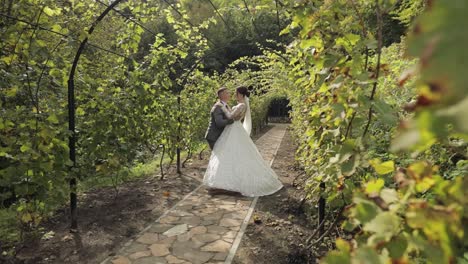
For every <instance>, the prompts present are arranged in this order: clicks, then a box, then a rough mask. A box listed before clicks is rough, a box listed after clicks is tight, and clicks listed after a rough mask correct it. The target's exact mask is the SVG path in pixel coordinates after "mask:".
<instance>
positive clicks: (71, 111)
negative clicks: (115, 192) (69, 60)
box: [67, 0, 124, 232]
mask: <svg viewBox="0 0 468 264" xmlns="http://www.w3.org/2000/svg"><path fill="white" fill-rule="evenodd" d="M123 1H124V0H115V1H114V2H113V3H112V4H110V5H109V6H108V7H107V8H106V9H105V10H104V11H103V12H102V13H101V14H100V15H99V17H98V18H96V20H95V21H94V22H93V24H92V25H91V27H90V28H89V30H88V36H86V38H85V39H83V40H82V41H81V43H80V46H79V48H78V50H77V52H76V54H75V58H74V59H73V64H72V67H71V69H70V73H69V75H68V82H67V84H68V130H69V131H70V136H69V138H68V140H69V141H68V147H69V151H70V160H71V161H72V163H73V165H72V167H71V168H70V176H71V177H70V180H69V185H70V214H71V226H70V230H71V231H72V232H76V231H77V228H78V213H77V188H76V185H77V180H76V175H75V173H74V172H73V168H76V129H75V107H76V105H75V73H76V68H77V67H78V62H79V61H80V57H81V54H82V53H83V51H84V49H85V47H86V44H87V43H88V40H89V36H90V35H91V34H92V33H93V32H94V29H95V28H96V26H97V25H98V24H99V23H100V22H101V21H102V20H103V19H104V17H106V16H107V14H109V12H110V11H111V10H112V9H113V8H114V7H115V6H117V5H118V4H120V3H121V2H123Z"/></svg>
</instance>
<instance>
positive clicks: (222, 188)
mask: <svg viewBox="0 0 468 264" xmlns="http://www.w3.org/2000/svg"><path fill="white" fill-rule="evenodd" d="M203 186H205V188H209V189H211V188H213V189H216V190H223V191H227V192H236V193H240V194H241V195H242V196H244V197H263V196H269V195H272V194H275V193H276V192H278V191H279V190H281V189H283V187H284V186H280V187H279V188H278V189H277V190H275V191H272V192H269V193H266V194H246V193H242V192H241V191H239V190H234V189H226V187H223V186H214V185H213V186H211V185H208V184H205V183H203Z"/></svg>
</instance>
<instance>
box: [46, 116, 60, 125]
mask: <svg viewBox="0 0 468 264" xmlns="http://www.w3.org/2000/svg"><path fill="white" fill-rule="evenodd" d="M47 121H49V122H50V123H52V124H58V123H59V120H58V117H57V115H56V114H51V115H50V116H49V117H48V118H47Z"/></svg>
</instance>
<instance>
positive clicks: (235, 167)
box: [203, 86, 283, 196]
mask: <svg viewBox="0 0 468 264" xmlns="http://www.w3.org/2000/svg"><path fill="white" fill-rule="evenodd" d="M236 98H237V102H238V104H237V105H236V106H234V107H233V108H232V111H229V110H228V109H227V108H226V107H223V111H224V113H225V115H226V116H227V118H228V119H233V120H234V123H233V124H232V125H228V126H226V128H225V129H224V131H223V133H222V134H221V136H220V137H219V139H218V140H217V141H216V144H215V145H214V148H213V151H212V154H211V158H210V161H209V164H208V167H207V170H206V173H205V176H204V178H203V183H204V184H205V185H206V186H208V187H210V188H213V189H223V190H227V191H233V192H239V193H241V194H242V195H244V196H263V195H269V194H272V193H275V192H276V191H278V190H279V189H281V188H282V187H283V185H282V184H281V182H280V181H279V180H278V176H277V175H276V173H275V172H274V171H273V170H272V169H271V168H270V166H269V165H268V164H267V163H266V162H265V160H263V158H262V156H261V155H260V153H259V152H258V150H257V147H256V146H255V144H254V143H253V141H252V140H251V139H250V132H251V130H252V120H251V114H250V105H249V91H248V90H247V88H246V87H243V86H241V87H238V88H237V89H236ZM242 119H244V122H243V123H241V120H242Z"/></svg>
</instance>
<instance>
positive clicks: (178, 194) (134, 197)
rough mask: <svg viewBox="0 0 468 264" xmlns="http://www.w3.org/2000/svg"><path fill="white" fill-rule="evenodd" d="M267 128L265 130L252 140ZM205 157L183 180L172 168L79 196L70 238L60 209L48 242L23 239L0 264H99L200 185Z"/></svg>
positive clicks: (189, 166) (66, 217) (45, 226)
mask: <svg viewBox="0 0 468 264" xmlns="http://www.w3.org/2000/svg"><path fill="white" fill-rule="evenodd" d="M271 127H272V126H267V127H266V128H265V129H264V130H263V131H262V133H259V134H258V135H256V136H254V140H255V139H256V138H259V137H260V136H261V135H263V134H264V133H266V132H267V131H268V130H269V129H271ZM209 154H210V153H209V151H208V150H205V151H204V153H203V155H202V157H203V159H202V160H199V159H198V154H197V155H196V156H194V160H191V161H189V162H187V164H186V168H185V169H183V174H182V175H178V174H177V173H176V170H175V168H171V169H170V170H169V172H168V173H167V174H166V175H165V180H163V181H161V180H159V175H154V176H151V177H147V178H142V179H138V180H135V181H131V182H126V183H124V184H122V185H121V186H119V188H118V195H117V196H116V195H115V190H114V188H113V187H105V188H98V189H95V190H91V191H89V192H86V193H83V194H81V195H79V201H80V202H79V205H78V207H79V209H78V215H79V229H78V232H77V233H70V231H69V223H70V219H69V211H68V208H63V209H61V210H58V211H57V212H56V213H55V215H54V216H53V217H52V218H50V219H48V220H47V221H45V222H44V224H43V225H42V228H43V229H44V230H45V232H51V233H52V234H53V235H52V236H51V237H50V238H49V239H43V238H42V239H41V238H40V237H36V238H31V239H28V240H26V241H24V242H23V243H21V244H19V245H17V246H16V250H17V252H16V255H15V256H14V257H9V258H4V257H2V256H0V263H2V264H3V263H5V264H45V263H48V264H51V263H52V264H64V263H73V264H90V263H100V262H101V261H103V260H104V259H106V258H107V257H108V256H113V255H115V253H116V252H117V250H118V249H120V248H121V247H122V246H123V244H125V243H126V242H127V241H129V240H130V239H131V238H132V237H134V236H135V235H137V234H138V232H139V231H140V230H142V229H144V228H145V227H147V226H148V225H149V224H150V223H151V222H153V221H155V220H156V219H157V218H158V217H159V216H161V215H162V214H163V213H164V212H165V211H166V210H168V209H170V208H171V207H172V206H173V205H175V204H176V203H177V202H178V201H179V200H181V199H182V198H183V197H184V196H185V195H187V194H189V193H190V192H191V191H192V190H194V189H195V188H196V187H197V186H198V185H200V183H201V181H202V179H203V175H204V172H205V170H206V166H207V163H208V158H209ZM0 241H1V238H0ZM0 252H1V251H0Z"/></svg>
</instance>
